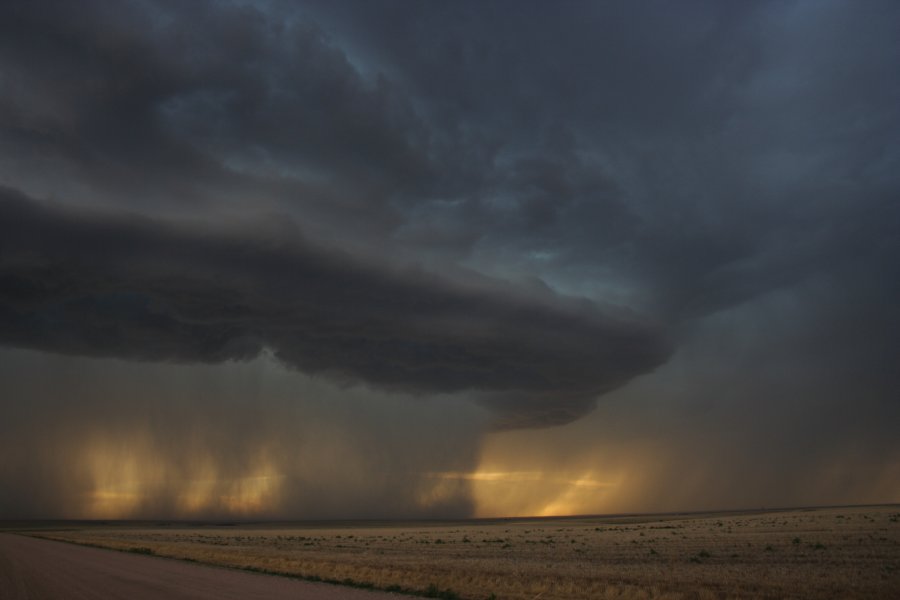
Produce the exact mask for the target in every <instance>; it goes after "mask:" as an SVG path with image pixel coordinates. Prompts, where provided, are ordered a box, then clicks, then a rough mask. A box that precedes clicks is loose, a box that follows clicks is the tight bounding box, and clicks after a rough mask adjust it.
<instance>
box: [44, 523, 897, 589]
mask: <svg viewBox="0 0 900 600" xmlns="http://www.w3.org/2000/svg"><path fill="white" fill-rule="evenodd" d="M27 533H28V534H29V535H35V536H38V537H43V538H49V539H54V540H62V541H67V542H74V543H77V544H88V545H92V546H101V547H105V548H113V549H117V550H124V551H131V552H138V553H143V554H153V555H157V556H164V557H171V558H176V559H182V560H192V561H197V562H201V563H207V564H212V565H220V566H226V567H233V568H238V569H248V570H253V571H260V572H268V573H274V574H280V575H287V576H294V577H301V578H306V579H313V580H325V581H333V582H341V583H345V584H349V585H356V586H362V587H372V588H377V589H383V590H393V591H405V592H407V593H417V594H419V595H423V596H429V597H437V598H460V599H471V600H486V599H489V598H495V599H502V600H505V599H515V600H536V599H538V598H540V599H541V600H551V599H577V598H619V599H635V598H647V599H650V598H666V599H670V600H675V599H693V598H697V599H713V598H715V599H725V598H814V599H819V598H824V599H827V598H834V599H838V598H840V599H845V598H860V599H863V598H865V599H876V598H884V599H889V598H890V599H897V598H900V506H898V505H893V506H873V507H845V508H827V509H824V508H823V509H794V510H772V511H744V512H728V513H705V514H672V515H647V516H619V517H567V518H540V519H494V520H472V521H456V522H449V521H441V522H438V521H427V522H405V523H400V522H340V523H337V522H330V523H261V524H246V523H239V524H222V523H220V524H186V523H157V524H148V523H129V522H118V523H117V522H109V523H90V524H85V523H67V524H59V525H58V526H44V528H42V529H40V530H38V529H32V530H30V531H28V532H27Z"/></svg>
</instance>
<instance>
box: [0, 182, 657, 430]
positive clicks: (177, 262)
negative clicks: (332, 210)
mask: <svg viewBox="0 0 900 600" xmlns="http://www.w3.org/2000/svg"><path fill="white" fill-rule="evenodd" d="M0 343H3V344H7V345H12V346H18V347H24V348H32V349H37V350H42V351H51V352H57V353H63V354H77V355H87V356H102V357H118V358H123V359H129V360H142V361H173V362H206V363H212V362H221V361H227V360H246V359H250V358H253V357H255V356H257V355H258V354H259V353H260V352H261V351H262V350H263V349H264V348H268V349H269V350H270V351H271V352H273V353H274V355H275V356H277V357H278V358H279V359H280V360H281V361H283V362H284V363H285V364H287V365H289V366H291V367H293V368H296V369H298V370H300V371H302V372H305V373H308V374H320V375H324V376H326V377H329V378H332V379H335V380H338V381H347V382H363V383H365V384H368V385H372V386H375V387H379V388H383V389H389V390H397V391H400V392H404V393H413V394H433V393H449V392H462V391H466V392H471V393H473V394H474V395H475V396H476V397H477V398H478V399H479V401H480V402H482V403H483V404H485V405H486V406H489V407H491V408H492V409H493V410H494V411H495V412H496V413H497V425H498V426H500V427H527V426H541V425H552V424H557V423H562V422H566V421H570V420H573V419H576V418H578V417H579V416H581V415H583V414H585V413H586V412H588V411H589V410H590V409H591V407H592V406H593V403H594V400H595V398H596V397H597V396H598V395H600V394H602V393H604V392H607V391H609V390H611V389H614V388H616V387H618V386H621V385H622V384H624V383H625V382H627V381H628V380H630V379H632V378H633V377H635V376H637V375H640V374H642V373H645V372H647V371H650V370H652V369H653V368H654V367H656V366H658V365H659V364H661V363H662V362H664V361H665V359H666V358H667V357H668V355H669V348H668V345H667V343H666V342H665V340H664V337H663V336H662V335H661V334H660V332H659V331H658V330H656V329H654V328H652V327H649V326H647V325H646V324H643V323H641V322H639V321H637V320H636V319H633V318H630V317H625V316H622V315H614V314H611V313H610V312H609V311H606V312H604V311H601V310H600V309H599V308H598V307H597V306H595V305H593V304H591V303H589V302H587V301H579V300H575V299H572V298H562V297H558V296H555V295H553V294H551V293H549V292H548V293H545V294H530V293H526V292H524V291H523V290H517V289H515V288H512V287H510V286H504V285H501V284H499V283H497V282H484V281H481V282H477V283H473V282H461V281H454V280H451V279H450V278H447V277H442V276H438V275H434V274H429V273H426V272H424V271H422V270H421V269H415V268H406V269H398V268H394V267H389V266H385V265H377V264H374V263H369V262H365V261H363V260H360V259H358V258H354V257H351V256H349V255H346V254H343V253H341V252H338V251H333V250H326V249H324V248H320V247H316V246H314V245H312V244H310V243H308V242H306V241H304V240H302V239H299V236H290V237H288V236H276V237H275V238H272V237H271V236H269V237H266V236H262V235H246V234H241V235H238V234H234V233H229V232H223V231H219V232H216V233H209V232H202V231H200V230H198V227H197V226H196V224H192V225H191V226H188V225H187V224H184V223H172V222H164V221H159V220H151V219H147V218H143V217H137V216H134V215H128V214H109V213H106V214H104V213H97V212H86V211H75V210H72V209H64V208H59V207H55V206H51V205H48V204H42V203H39V202H36V201H34V200H33V199H31V198H29V197H27V196H25V195H23V194H21V193H19V192H17V191H14V190H9V189H7V190H3V191H2V194H0Z"/></svg>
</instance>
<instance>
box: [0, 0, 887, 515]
mask: <svg viewBox="0 0 900 600" xmlns="http://www.w3.org/2000/svg"><path fill="white" fill-rule="evenodd" d="M898 25H900V4H898V3H896V2H893V1H891V0H885V1H883V2H879V1H874V0H872V1H869V0H864V1H851V0H846V1H843V2H841V1H827V0H808V1H793V2H791V1H788V2H741V3H723V2H714V1H710V2H678V3H671V2H651V1H648V2H630V1H629V2H624V1H623V2H602V3H601V2H586V1H585V2H576V1H572V2H562V3H555V2H554V3H551V2H525V1H518V0H517V1H512V0H510V1H491V2H484V1H479V2H441V3H437V2H413V1H388V0H381V1H378V2H371V1H359V2H353V1H341V2H299V3H295V2H277V1H270V2H264V1H259V2H237V1H235V2H225V1H222V2H202V1H197V2H175V1H167V0H159V1H152V0H144V1H125V2H112V1H110V2H101V1H88V2H68V1H59V2H53V1H44V0H42V1H38V2H34V1H27V2H26V1H17V0H12V1H9V2H4V3H2V5H0V517H96V518H116V517H190V518H195V517H196V518H199V517H220V516H232V517H241V518H269V517H278V518H281V517H290V518H319V517H383V516H388V517H431V516H460V517H464V516H473V515H478V516H487V515H513V514H519V515H520V514H572V513H597V512H622V511H624V512H636V511H651V510H652V511H656V510H690V509H705V508H740V507H758V506H776V505H797V504H836V503H846V502H867V503H868V502H898V501H900V437H898V436H897V434H896V430H897V427H898V424H900V368H898V365H900V77H898V73H900V36H898V35H897V28H898Z"/></svg>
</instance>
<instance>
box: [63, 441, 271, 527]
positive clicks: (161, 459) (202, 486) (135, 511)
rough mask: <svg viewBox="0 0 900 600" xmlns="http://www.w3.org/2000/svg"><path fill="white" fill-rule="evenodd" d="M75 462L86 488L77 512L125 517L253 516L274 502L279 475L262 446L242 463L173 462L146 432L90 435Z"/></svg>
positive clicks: (203, 459) (85, 515)
mask: <svg viewBox="0 0 900 600" xmlns="http://www.w3.org/2000/svg"><path fill="white" fill-rule="evenodd" d="M78 464H79V465H80V466H81V468H82V470H83V473H84V475H85V481H86V485H87V486H88V488H89V489H88V490H87V491H86V492H85V494H84V499H85V502H84V504H83V506H81V507H80V508H76V509H75V511H74V512H75V513H76V514H75V515H74V516H76V517H78V518H88V519H127V518H135V517H140V516H148V515H150V514H153V512H154V511H159V512H160V513H162V514H167V515H174V516H178V517H196V516H204V515H233V516H245V517H246V516H253V515H263V514H267V513H271V512H272V511H273V510H274V509H275V508H276V507H277V506H278V503H279V494H280V491H281V487H282V483H283V480H284V476H283V475H281V474H279V473H278V472H277V471H276V469H275V467H274V465H273V463H272V462H271V461H270V460H268V458H267V456H266V453H265V452H259V453H258V454H257V456H256V457H254V460H252V461H249V466H248V467H246V468H243V469H235V468H234V467H233V466H230V468H223V467H222V465H220V464H218V463H217V462H216V461H215V460H214V459H213V458H212V456H209V455H200V456H193V457H190V459H187V460H185V461H184V464H177V465H176V464H172V463H171V462H168V461H167V458H166V456H164V455H162V454H161V453H159V452H157V451H155V449H154V447H153V444H151V443H150V440H148V439H147V438H142V437H141V436H133V437H131V438H129V440H128V441H127V442H126V441H118V442H114V441H109V440H104V441H98V440H94V441H92V442H90V443H88V444H86V445H85V447H84V449H83V450H82V452H81V453H80V455H79V459H78Z"/></svg>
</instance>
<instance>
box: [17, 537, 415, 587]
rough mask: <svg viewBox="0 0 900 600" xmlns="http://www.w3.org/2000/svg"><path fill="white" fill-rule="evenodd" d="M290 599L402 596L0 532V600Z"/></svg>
mask: <svg viewBox="0 0 900 600" xmlns="http://www.w3.org/2000/svg"><path fill="white" fill-rule="evenodd" d="M288 598H290V599H291V600H398V599H401V598H404V596H399V595H396V594H389V593H386V592H370V591H366V590H357V589H353V588H343V587H340V586H334V585H328V584H324V583H310V582H307V581H299V580H296V579H289V578H286V577H275V576H270V575H260V574H256V573H243V572H240V571H231V570H228V569H219V568H215V567H206V566H202V565H194V564H190V563H185V562H179V561H175V560H168V559H164V558H156V557H152V556H141V555H137V554H126V553H122V552H115V551H113V550H101V549H99V548H86V547H83V546H76V545H73V544H66V543H62V542H52V541H48V540H38V539H34V538H29V537H24V536H20V535H11V534H0V600H94V599H97V600H100V599H103V600H115V599H121V600H188V599H190V600H206V599H209V600H230V599H234V600H282V599H288Z"/></svg>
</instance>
